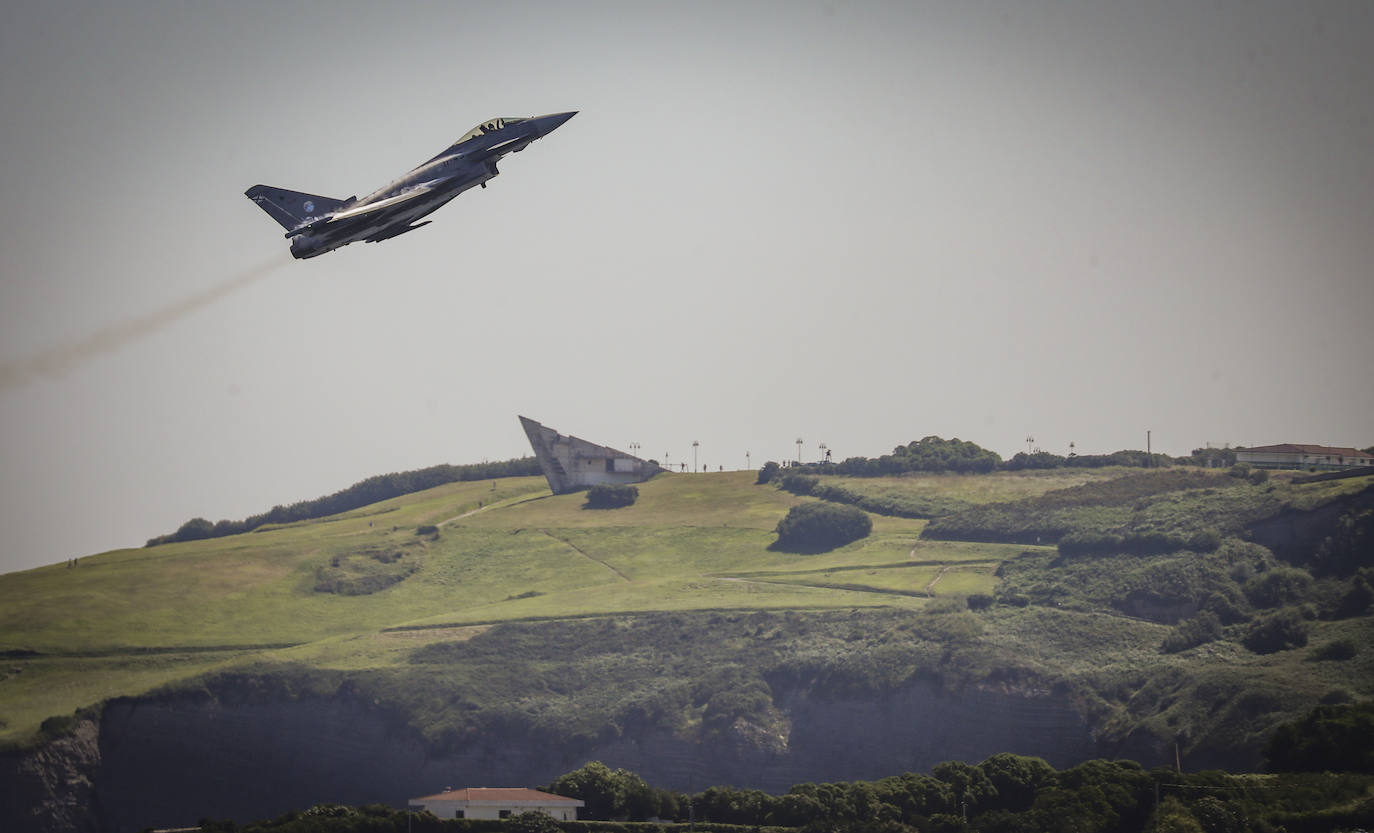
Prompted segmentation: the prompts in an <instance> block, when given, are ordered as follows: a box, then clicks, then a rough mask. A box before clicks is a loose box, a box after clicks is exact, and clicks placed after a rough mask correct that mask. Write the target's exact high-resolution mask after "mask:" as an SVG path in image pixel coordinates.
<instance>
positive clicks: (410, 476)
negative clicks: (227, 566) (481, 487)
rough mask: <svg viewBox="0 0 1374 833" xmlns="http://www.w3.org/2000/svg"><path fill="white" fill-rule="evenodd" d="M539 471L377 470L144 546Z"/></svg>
mask: <svg viewBox="0 0 1374 833" xmlns="http://www.w3.org/2000/svg"><path fill="white" fill-rule="evenodd" d="M537 474H540V470H539V463H538V461H537V460H535V458H533V457H520V458H516V459H512V460H503V461H500V462H496V463H469V464H467V465H461V466H453V465H449V464H447V463H445V464H442V465H438V466H430V467H429V468H424V469H416V470H414V471H403V472H393V473H391V474H379V475H376V476H374V477H369V478H367V479H366V480H360V481H359V482H357V483H354V484H353V485H352V486H349V487H348V488H347V489H342V490H340V491H337V492H335V493H333V494H331V495H325V496H324V497H319V498H315V499H314V500H303V501H300V502H298V503H293V504H291V505H290V506H281V505H277V506H273V507H272V509H271V510H270V511H267V512H264V513H262V514H260V515H252V516H250V517H247V518H244V519H243V520H241V521H229V520H223V521H219V522H217V523H212V522H210V521H208V520H206V519H205V518H192V519H191V520H189V521H187V522H186V523H184V524H182V525H181V527H180V528H178V529H177V531H176V532H173V533H171V534H168V535H159V536H158V537H156V538H150V539H148V543H147V545H146V546H149V547H155V546H157V545H158V544H171V543H177V542H180V541H196V540H200V539H202V538H220V537H223V536H225V535H238V534H239V533H241V532H252V531H253V530H255V529H257V528H258V527H260V526H262V525H264V524H286V523H294V522H296V521H305V520H311V519H313V518H324V517H328V516H329V515H337V514H339V513H340V512H348V511H350V510H353V509H358V508H360V507H363V506H367V505H368V504H372V503H376V502H378V501H381V500H388V499H390V498H394V497H400V496H401V495H408V494H411V493H413V492H422V491H424V490H425V489H433V488H434V487H435V486H442V485H444V484H445V483H456V482H459V481H470V480H491V479H494V478H497V477H522V476H528V475H537Z"/></svg>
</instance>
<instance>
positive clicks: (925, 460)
mask: <svg viewBox="0 0 1374 833" xmlns="http://www.w3.org/2000/svg"><path fill="white" fill-rule="evenodd" d="M1235 461H1236V453H1235V450H1234V449H1219V448H1196V449H1193V453H1192V454H1191V455H1189V456H1187V457H1170V456H1169V455H1168V454H1151V453H1147V452H1144V451H1140V450H1136V449H1125V450H1122V451H1114V452H1112V453H1111V454H1069V455H1067V456H1066V455H1061V454H1051V453H1050V452H1048V451H1034V452H1030V453H1027V452H1025V451H1021V452H1018V453H1016V454H1014V455H1013V456H1012V457H1011V458H1010V459H1007V460H1003V459H1002V457H1001V455H999V454H998V453H997V452H995V451H990V450H988V449H986V448H983V447H982V446H980V445H978V444H977V443H972V442H967V441H965V440H960V439H958V438H957V437H956V438H954V439H950V440H946V439H942V438H940V437H936V436H930V437H924V438H922V439H920V440H915V441H912V442H909V443H907V444H906V445H899V446H897V447H896V448H894V449H892V453H891V454H884V455H882V456H881V457H850V458H848V459H845V460H843V461H841V462H839V463H832V462H828V461H827V462H821V463H800V464H794V465H792V466H790V467H789V468H790V469H791V470H793V471H804V472H808V473H812V474H844V475H849V476H852V477H885V476H891V475H896V474H906V473H907V472H954V473H958V474H987V473H988V472H993V471H1024V470H1028V469H1058V468H1102V467H1104V466H1127V467H1134V468H1161V467H1163V466H1203V467H1207V468H1225V467H1228V466H1231V465H1233V464H1234V463H1235ZM779 468H780V466H779V465H778V463H776V462H771V461H770V462H768V463H766V464H764V468H763V469H762V470H761V471H760V472H759V482H760V483H767V482H768V481H769V480H771V479H773V478H774V477H776V476H777V474H778V470H779Z"/></svg>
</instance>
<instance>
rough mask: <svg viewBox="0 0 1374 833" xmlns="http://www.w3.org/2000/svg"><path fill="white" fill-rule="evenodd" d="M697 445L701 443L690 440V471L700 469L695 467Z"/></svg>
mask: <svg viewBox="0 0 1374 833" xmlns="http://www.w3.org/2000/svg"><path fill="white" fill-rule="evenodd" d="M699 445H701V443H699V442H697V441H696V440H692V471H694V472H696V471H700V469H698V468H697V446H699Z"/></svg>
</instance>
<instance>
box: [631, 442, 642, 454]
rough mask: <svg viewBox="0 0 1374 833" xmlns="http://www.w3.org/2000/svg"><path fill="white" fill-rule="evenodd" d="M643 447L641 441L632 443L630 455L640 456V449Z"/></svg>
mask: <svg viewBox="0 0 1374 833" xmlns="http://www.w3.org/2000/svg"><path fill="white" fill-rule="evenodd" d="M641 447H642V446H640V444H639V443H630V456H632V457H638V456H639V449H640V448H641Z"/></svg>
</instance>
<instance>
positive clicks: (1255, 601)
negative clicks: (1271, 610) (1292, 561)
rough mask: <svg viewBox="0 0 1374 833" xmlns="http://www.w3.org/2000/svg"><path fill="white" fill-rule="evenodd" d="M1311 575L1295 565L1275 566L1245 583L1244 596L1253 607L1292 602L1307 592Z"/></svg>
mask: <svg viewBox="0 0 1374 833" xmlns="http://www.w3.org/2000/svg"><path fill="white" fill-rule="evenodd" d="M1311 586H1312V577H1311V576H1309V575H1308V574H1307V572H1306V571H1305V570H1299V569H1297V568H1295V567H1275V568H1274V569H1272V570H1266V571H1265V572H1263V573H1260V574H1259V575H1257V576H1255V577H1254V578H1252V579H1250V580H1249V581H1247V582H1246V583H1245V596H1246V598H1248V599H1249V600H1250V604H1252V605H1254V606H1255V607H1279V606H1280V605H1285V604H1292V603H1293V602H1296V601H1298V600H1299V599H1301V598H1302V597H1303V596H1304V595H1306V594H1307V591H1308V589H1309V588H1310V587H1311Z"/></svg>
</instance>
